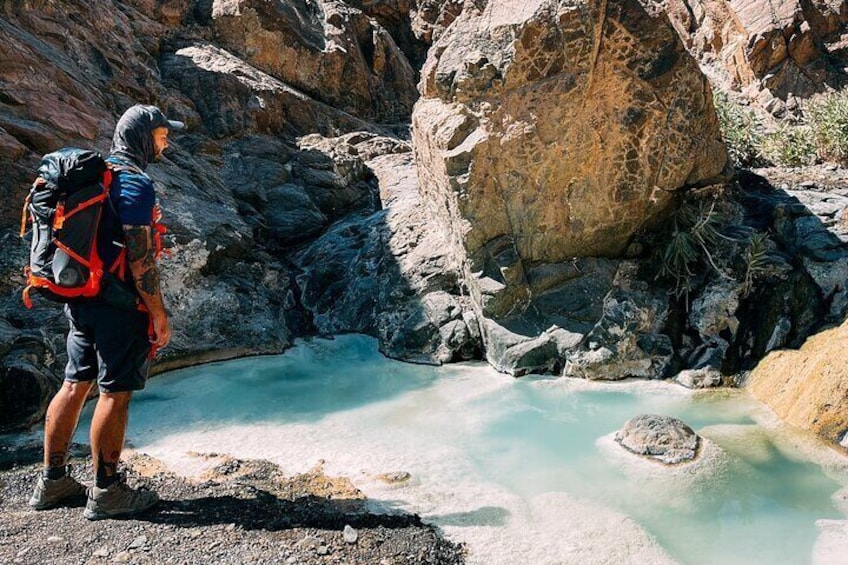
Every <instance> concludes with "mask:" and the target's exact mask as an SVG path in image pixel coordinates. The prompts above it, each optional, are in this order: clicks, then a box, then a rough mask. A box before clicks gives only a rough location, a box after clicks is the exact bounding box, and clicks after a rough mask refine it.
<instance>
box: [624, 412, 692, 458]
mask: <svg viewBox="0 0 848 565" xmlns="http://www.w3.org/2000/svg"><path fill="white" fill-rule="evenodd" d="M699 439H700V438H699V437H698V434H696V433H695V432H694V431H693V430H692V428H690V427H689V426H687V425H686V424H685V423H684V422H683V421H682V420H678V419H677V418H672V417H671V416H657V415H655V414H643V415H641V416H637V417H635V418H632V419H631V420H628V422H627V423H626V424H624V427H623V428H622V429H621V430H619V431H618V432H616V434H615V441H617V442H618V443H619V444H620V445H621V446H622V447H623V448H625V449H627V450H628V451H631V452H633V453H636V454H637V455H644V456H646V457H649V458H651V459H656V460H657V461H660V462H662V463H666V464H669V465H673V464H676V463H683V462H685V461H691V460H693V459H695V457H696V456H697V455H698V443H699Z"/></svg>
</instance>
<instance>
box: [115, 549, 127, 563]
mask: <svg viewBox="0 0 848 565" xmlns="http://www.w3.org/2000/svg"><path fill="white" fill-rule="evenodd" d="M130 559H131V556H130V552H129V551H122V552H120V553H119V554H117V555H115V557H113V558H112V562H113V563H126V562H128V561H129V560H130Z"/></svg>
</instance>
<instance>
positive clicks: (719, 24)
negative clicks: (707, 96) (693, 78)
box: [665, 0, 848, 113]
mask: <svg viewBox="0 0 848 565" xmlns="http://www.w3.org/2000/svg"><path fill="white" fill-rule="evenodd" d="M665 4H666V6H667V10H668V15H669V19H670V21H671V22H672V25H674V27H675V29H676V30H677V31H678V32H679V33H680V36H681V37H682V38H683V40H684V42H685V43H686V46H687V47H688V48H689V49H690V51H691V52H692V54H693V55H695V56H696V57H697V58H698V59H699V61H701V63H702V64H703V65H704V67H706V68H708V69H710V72H711V74H712V75H713V77H712V78H714V79H715V80H716V81H717V82H719V83H722V84H723V86H724V87H726V88H729V89H737V90H738V89H744V88H749V89H750V90H749V93H750V95H751V96H752V97H757V98H758V99H760V100H761V101H762V102H763V103H764V105H765V106H766V107H767V108H768V109H770V110H772V111H775V112H777V113H779V111H780V110H782V109H783V104H782V103H783V102H786V101H787V98H788V97H790V96H792V95H795V96H809V95H810V94H812V93H814V92H822V91H823V90H825V89H826V88H828V87H830V88H838V87H839V85H840V83H841V82H844V71H843V70H842V69H841V68H839V67H841V65H838V66H834V65H833V64H832V61H829V60H832V59H833V57H834V56H836V57H838V56H840V55H843V54H844V52H845V49H846V47H848V30H846V24H848V1H846V0H813V1H809V2H803V1H801V0H732V1H730V2H727V1H725V0H667V1H666V2H665Z"/></svg>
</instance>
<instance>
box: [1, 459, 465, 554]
mask: <svg viewBox="0 0 848 565" xmlns="http://www.w3.org/2000/svg"><path fill="white" fill-rule="evenodd" d="M72 453H75V454H76V457H73V458H72V464H74V463H76V466H75V468H74V472H73V474H74V475H75V476H76V477H77V478H78V479H79V480H81V481H82V482H84V483H87V484H91V481H92V476H91V474H90V472H82V469H89V468H90V465H89V463H90V461H86V460H85V459H83V456H84V455H83V454H84V453H85V446H74V449H73V450H72ZM196 455H197V456H198V457H203V458H205V459H207V462H208V463H209V464H210V470H209V471H208V472H207V473H205V474H204V475H203V476H202V477H201V478H199V479H197V480H187V479H185V478H182V477H179V476H177V475H175V474H173V473H171V472H169V471H168V470H167V469H166V468H165V467H164V466H163V465H162V464H161V462H159V461H158V460H155V459H153V458H151V457H149V456H146V455H141V454H135V453H130V454H127V453H126V452H125V459H126V464H125V468H124V470H125V471H126V472H127V476H128V478H129V483H130V484H131V485H133V486H146V487H148V488H152V489H154V490H156V491H157V492H158V493H159V496H160V497H161V498H162V501H161V502H160V504H159V505H158V506H157V507H156V508H155V509H153V510H150V511H148V512H146V513H144V514H141V515H139V516H137V517H134V518H132V519H124V520H103V521H98V522H90V521H88V520H86V519H85V518H83V517H82V509H83V507H84V506H85V498H84V497H81V499H80V500H74V501H70V502H69V504H68V506H67V507H64V508H57V509H53V510H45V511H41V512H35V511H33V510H31V509H30V508H29V507H28V506H27V501H28V500H29V496H30V495H31V493H32V488H33V485H34V481H35V477H36V476H37V473H38V472H39V470H40V468H41V466H40V464H39V463H38V462H36V461H37V460H38V459H39V458H40V447H38V446H30V447H25V448H16V449H15V451H14V452H11V450H8V449H7V450H6V451H5V453H0V563H4V564H5V563H38V564H41V563H62V564H66V563H157V564H160V563H203V564H208V563H216V564H229V563H252V564H260V563H282V564H322V565H323V564H336V563H337V564H354V563H355V564H363V565H395V564H402V563H403V564H444V565H452V564H461V563H464V562H465V560H464V553H465V552H464V548H463V547H462V546H460V545H457V544H454V543H452V542H449V541H447V540H445V539H444V538H443V537H442V536H441V535H440V533H439V532H438V531H437V530H436V529H435V528H433V527H431V526H427V525H424V524H422V523H421V520H420V518H419V517H418V516H416V515H412V514H403V513H393V514H380V513H375V512H374V511H373V509H372V508H370V507H369V505H368V503H367V501H366V500H365V497H364V496H363V494H362V493H361V492H360V491H359V490H357V489H356V488H355V487H354V486H353V485H352V484H351V483H350V481H348V480H347V479H343V478H337V477H328V476H327V475H325V474H324V473H323V472H322V470H321V468H320V466H319V467H316V468H315V469H313V470H311V471H310V472H308V473H304V474H302V475H296V476H291V477H286V476H284V475H283V474H282V472H281V471H280V469H279V468H278V467H277V466H276V465H274V464H272V463H269V462H267V461H259V460H247V461H245V460H237V459H233V458H231V457H228V456H225V455H218V454H196Z"/></svg>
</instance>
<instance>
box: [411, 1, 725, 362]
mask: <svg viewBox="0 0 848 565" xmlns="http://www.w3.org/2000/svg"><path fill="white" fill-rule="evenodd" d="M420 89H421V92H422V98H421V100H419V102H418V103H417V104H416V106H415V110H414V113H413V147H414V148H415V157H416V162H417V165H418V169H419V177H420V182H421V193H422V195H423V198H424V201H425V202H426V204H427V205H428V207H429V209H430V211H431V213H432V214H433V216H434V217H435V220H436V221H437V222H439V223H440V224H441V226H442V229H443V230H444V231H445V233H447V234H448V245H449V246H450V252H451V257H452V259H453V261H454V263H455V264H456V265H457V268H458V269H460V271H461V272H462V274H463V276H464V279H465V281H466V283H467V284H468V287H469V291H470V295H471V297H472V299H473V303H474V306H475V308H476V309H477V312H478V314H479V315H481V316H483V317H488V318H491V319H493V320H496V321H500V320H504V319H507V318H511V317H514V316H516V315H519V314H523V313H526V312H527V311H529V310H533V312H534V314H532V315H533V316H534V317H536V318H539V317H540V316H539V315H537V314H541V317H542V318H544V317H545V316H546V314H547V312H545V310H544V308H541V309H540V304H538V303H537V302H538V301H537V300H536V297H537V295H538V293H536V292H534V290H535V289H534V288H533V287H534V286H536V285H537V284H538V283H537V282H534V281H533V280H531V279H533V278H534V277H533V275H531V273H540V274H542V273H545V272H546V271H547V270H548V266H552V267H553V269H554V271H556V272H557V273H560V274H557V275H555V276H554V277H553V278H554V279H558V281H552V280H550V279H551V277H548V276H544V275H543V276H542V279H543V280H545V279H547V280H545V282H544V283H543V284H544V288H543V292H551V291H552V290H553V289H554V288H555V287H557V286H558V284H559V283H562V282H563V281H566V280H569V281H571V282H572V285H573V279H575V278H577V279H579V278H580V277H581V276H582V274H583V271H581V270H579V269H577V273H576V274H575V273H571V274H568V272H569V271H574V270H575V269H574V268H573V267H569V265H570V264H571V265H574V264H575V263H574V261H575V258H585V257H621V256H623V255H624V254H625V253H626V252H627V250H628V246H629V244H630V243H631V240H632V238H633V236H634V234H635V233H636V232H637V231H638V230H641V229H643V228H645V227H646V226H650V225H651V224H652V223H654V222H656V221H658V220H660V219H662V218H663V217H664V216H665V215H666V214H667V212H668V210H669V208H670V207H671V205H672V201H673V198H674V194H675V192H676V191H678V190H679V189H681V188H684V187H687V186H692V185H699V184H704V183H709V182H712V181H713V180H714V179H716V178H717V177H718V176H719V175H720V174H721V173H722V171H723V169H724V167H725V163H726V152H725V149H724V146H723V144H722V142H721V136H720V133H719V130H718V124H717V120H716V115H715V111H714V109H713V106H712V97H711V95H710V89H709V86H708V85H707V82H706V79H705V78H704V76H703V75H702V74H701V73H700V71H699V70H698V68H697V65H696V63H695V61H694V60H693V59H692V58H691V57H690V56H689V55H688V53H687V52H686V50H685V48H684V46H683V44H682V43H681V41H680V39H679V38H678V37H677V35H676V34H675V32H674V30H673V29H672V28H671V26H670V25H669V24H668V22H667V20H666V18H665V16H664V14H663V13H661V12H655V11H652V10H649V9H647V8H646V7H644V6H643V5H642V4H640V3H639V2H637V1H636V0H627V1H622V2H615V3H606V2H600V1H572V2H555V1H553V0H534V1H533V2H529V3H528V2H517V1H507V0H493V1H491V2H488V3H485V6H484V7H482V8H479V7H477V5H475V4H468V3H467V4H466V5H465V7H464V9H463V12H462V14H461V15H460V16H459V17H458V18H457V19H456V20H455V21H454V22H453V24H452V25H451V26H450V27H449V28H447V30H446V31H445V32H444V33H443V35H442V36H441V37H440V39H439V40H438V41H437V42H436V43H435V44H434V46H433V48H432V49H431V51H430V54H429V57H428V60H427V63H426V65H425V67H424V69H423V71H422V79H421V83H420ZM608 289H609V287H607V288H605V289H601V288H600V287H598V289H595V291H593V292H591V293H590V295H589V296H587V298H586V299H585V300H584V302H586V300H588V301H590V302H593V303H596V304H598V303H600V302H601V301H602V300H603V296H604V295H605V294H606V292H607V290H608ZM599 293H600V295H599V296H598V294H599ZM551 307H553V308H557V307H558V306H557V305H552V306H551ZM582 307H583V304H575V305H574V308H573V309H572V310H573V312H575V313H576V312H578V311H580V310H581V309H582ZM561 314H564V315H565V317H566V318H568V317H570V316H569V315H568V314H569V313H568V312H565V313H561ZM597 320H598V317H595V318H594V319H592V320H590V321H588V324H589V328H591V326H592V324H594V323H595V322H596V321H597ZM517 325H522V324H517ZM525 325H526V324H525ZM545 327H548V325H545ZM542 329H545V328H542ZM566 329H569V330H578V328H576V327H567V328H566ZM583 329H584V330H585V329H588V328H583ZM519 333H520V332H519ZM538 335H539V332H538V331H537V332H536V333H535V335H533V336H530V335H527V336H526V337H528V338H533V337H535V336H538ZM484 337H485V336H484ZM490 341H491V340H487V349H489V345H490Z"/></svg>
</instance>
